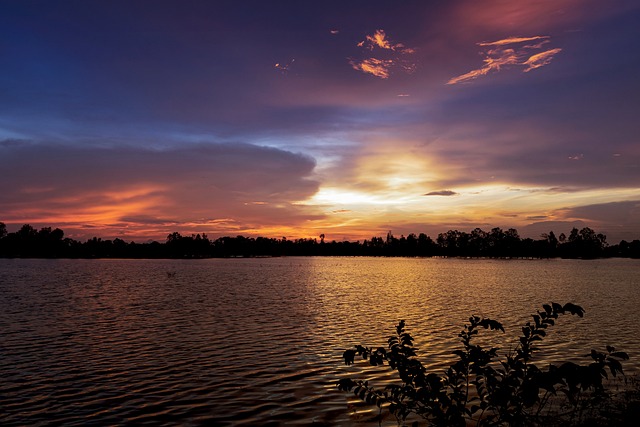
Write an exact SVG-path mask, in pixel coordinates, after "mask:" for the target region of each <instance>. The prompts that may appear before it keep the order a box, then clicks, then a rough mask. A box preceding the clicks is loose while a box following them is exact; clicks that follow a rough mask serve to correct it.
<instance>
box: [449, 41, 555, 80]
mask: <svg viewBox="0 0 640 427" xmlns="http://www.w3.org/2000/svg"><path fill="white" fill-rule="evenodd" d="M537 40H539V41H540V42H539V43H537V44H534V45H528V44H524V43H526V42H530V41H537ZM548 42H549V36H531V37H508V38H505V39H501V40H496V41H492V42H481V43H477V45H478V46H482V47H488V48H489V49H485V51H483V52H482V55H483V56H484V59H483V62H484V65H483V66H482V67H480V68H477V69H475V70H471V71H469V72H468V73H465V74H462V75H460V76H457V77H453V78H451V79H450V80H449V81H448V82H447V84H449V85H453V84H458V83H465V82H469V81H471V80H475V79H477V78H478V77H481V76H485V75H487V74H489V72H498V71H500V70H501V69H502V68H504V67H509V66H514V67H525V68H524V70H523V72H525V73H526V72H529V71H531V70H535V69H537V68H540V67H543V66H545V65H548V64H549V63H550V62H551V60H552V59H553V58H554V57H555V56H556V55H557V54H558V53H560V52H561V51H562V49H560V48H554V49H549V50H546V51H543V52H537V53H533V51H535V50H538V49H541V48H542V46H543V45H544V44H546V43H548Z"/></svg>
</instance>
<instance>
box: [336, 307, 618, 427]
mask: <svg viewBox="0 0 640 427" xmlns="http://www.w3.org/2000/svg"><path fill="white" fill-rule="evenodd" d="M564 314H571V315H577V316H579V317H582V316H583V314H584V310H583V309H582V307H580V306H578V305H575V304H572V303H567V304H565V305H560V304H557V303H551V304H544V305H543V306H542V310H538V311H537V312H536V313H535V314H533V315H532V316H531V317H532V319H533V320H532V321H529V322H527V323H526V324H525V325H524V326H523V327H522V336H520V338H519V341H518V346H517V347H516V348H515V349H514V350H513V351H511V352H509V353H508V354H506V355H504V356H502V357H499V354H498V350H499V349H498V348H496V347H490V348H484V347H482V346H480V345H477V344H475V343H474V342H473V339H474V337H475V336H476V335H477V334H478V333H479V331H480V330H482V329H487V330H492V331H501V332H503V333H504V332H505V330H504V328H503V326H502V324H501V323H500V322H498V321H496V320H492V319H489V318H481V317H478V316H472V317H470V318H469V322H468V323H467V324H466V325H464V328H463V329H462V331H461V332H460V333H459V335H458V336H459V338H460V342H461V343H462V348H461V349H458V350H455V351H454V352H453V354H455V355H456V356H457V360H456V361H455V362H454V363H453V364H451V366H449V368H448V369H446V371H445V372H444V373H443V374H441V375H439V374H436V373H433V372H428V371H427V369H426V368H425V367H424V366H423V365H422V363H421V362H420V361H419V360H418V358H417V357H416V350H417V349H416V348H415V347H414V344H413V342H414V339H413V337H412V336H411V335H410V334H409V333H408V332H407V331H406V329H405V322H404V321H403V320H402V321H400V322H399V323H398V325H397V326H396V331H395V334H394V335H393V336H391V337H389V339H388V341H387V342H388V346H387V348H384V347H378V348H372V347H366V346H362V345H356V346H355V347H354V348H353V349H348V350H346V351H345V352H344V354H343V358H344V361H345V364H347V365H352V364H354V363H355V360H356V356H360V357H361V358H362V359H364V360H367V361H368V363H369V364H370V365H373V366H381V365H384V364H385V363H386V364H388V365H389V367H390V368H391V369H392V370H394V371H397V374H398V377H399V378H400V384H392V385H387V386H386V387H384V388H382V389H379V388H376V387H374V386H373V385H372V384H370V383H369V382H368V381H364V380H354V379H352V378H343V379H340V380H339V381H338V383H337V386H338V388H339V389H340V390H342V391H352V392H353V393H354V394H355V395H356V396H358V397H359V398H360V399H361V400H363V401H364V402H366V403H368V404H372V405H377V406H378V407H380V408H381V409H382V408H383V407H385V408H386V409H388V411H389V412H390V413H391V414H393V415H394V416H395V417H396V418H397V420H398V423H403V424H404V423H405V422H406V420H407V417H408V416H409V415H410V414H413V415H414V416H418V417H421V418H423V419H425V420H427V421H428V422H429V423H430V424H431V425H434V426H465V425H469V424H470V423H471V424H473V425H478V426H480V425H482V426H498V425H509V426H526V425H532V426H533V425H548V424H549V415H548V414H545V415H543V412H542V410H543V409H544V408H545V407H547V406H549V405H550V403H551V401H552V399H555V400H557V399H558V397H559V396H560V395H563V396H565V397H566V399H567V401H568V402H569V404H570V406H571V410H570V411H569V412H566V413H563V414H562V417H564V418H563V420H564V421H568V422H571V421H575V418H576V417H579V414H580V413H581V410H582V409H584V407H586V406H588V405H590V404H592V403H593V402H595V401H597V400H598V399H602V398H603V397H604V396H605V388H604V385H603V378H608V372H610V373H611V375H612V376H613V377H616V376H617V374H623V371H622V364H621V362H620V361H621V360H627V359H628V358H629V356H628V355H627V354H626V353H625V352H621V351H616V349H615V348H614V347H611V346H607V348H606V351H605V352H599V351H596V350H591V353H590V354H589V355H588V356H589V357H590V358H591V363H589V364H587V365H578V364H576V363H573V362H565V363H563V364H561V365H560V366H555V365H550V366H549V367H548V368H547V369H546V370H544V369H541V368H539V367H538V366H537V365H536V364H534V363H533V362H532V359H533V356H534V352H535V351H536V350H537V347H536V344H537V343H538V342H539V341H542V340H543V339H544V337H545V336H546V334H547V330H548V328H550V327H552V326H554V325H555V323H556V321H557V320H558V318H559V317H560V316H561V315H564ZM559 415H560V414H558V413H556V414H554V417H556V421H557V417H558V416H559ZM564 421H563V422H564Z"/></svg>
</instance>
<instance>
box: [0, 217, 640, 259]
mask: <svg viewBox="0 0 640 427" xmlns="http://www.w3.org/2000/svg"><path fill="white" fill-rule="evenodd" d="M319 237H320V240H319V241H318V240H317V239H295V240H290V239H287V238H286V237H282V238H281V239H276V238H268V237H244V236H236V237H220V238H218V239H215V240H211V239H209V237H208V236H207V235H206V234H204V233H203V234H192V235H190V236H183V235H181V234H180V233H178V232H173V233H170V234H169V235H168V236H167V238H166V241H165V243H159V242H155V241H154V242H150V243H135V242H128V243H127V242H125V241H124V240H122V239H118V238H116V239H114V240H103V239H101V238H99V237H93V238H91V239H88V240H87V241H85V242H80V241H77V240H73V239H71V238H68V237H65V235H64V232H63V231H62V230H60V229H59V228H56V229H53V230H52V229H51V228H50V227H44V228H41V229H40V230H36V229H35V228H33V227H32V226H31V225H29V224H25V225H23V226H22V228H20V229H19V230H18V231H16V232H14V233H9V232H7V228H6V225H5V224H4V223H1V222H0V257H18V258H20V257H22V258H211V257H216V258H222V257H265V256H391V257H393V256H401V257H433V256H444V257H486V258H553V257H558V256H561V257H564V258H585V259H587V258H589V259H591V258H600V257H614V256H615V257H630V258H640V240H634V241H632V242H626V241H622V242H620V244H619V245H613V246H609V245H608V244H607V242H606V236H604V235H603V234H598V233H596V232H595V231H593V230H592V229H590V228H588V227H585V228H583V229H582V230H578V229H575V228H574V229H573V230H572V231H571V233H570V235H569V237H568V238H567V237H566V236H564V235H560V237H559V238H556V236H555V234H554V233H553V231H551V232H549V233H548V234H543V235H542V236H541V239H539V240H533V239H529V238H521V237H520V236H519V235H518V231H517V230H515V229H513V228H510V229H508V230H506V231H504V230H502V229H500V228H493V229H491V230H490V231H488V232H486V231H483V230H482V229H480V228H476V229H474V230H472V231H471V232H470V233H466V232H463V231H458V230H449V231H447V232H446V233H440V234H439V235H438V237H437V238H436V240H435V241H434V240H433V239H431V237H429V236H427V235H426V234H424V233H420V234H419V235H416V234H414V233H411V234H409V235H408V236H406V237H405V236H400V237H399V238H397V237H395V236H394V235H393V234H392V233H391V232H389V233H387V235H386V238H384V239H383V238H382V237H372V238H371V239H370V240H364V241H362V242H360V241H356V242H349V241H342V242H336V241H335V240H334V241H330V242H329V241H327V240H326V237H325V235H324V234H321V235H320V236H319Z"/></svg>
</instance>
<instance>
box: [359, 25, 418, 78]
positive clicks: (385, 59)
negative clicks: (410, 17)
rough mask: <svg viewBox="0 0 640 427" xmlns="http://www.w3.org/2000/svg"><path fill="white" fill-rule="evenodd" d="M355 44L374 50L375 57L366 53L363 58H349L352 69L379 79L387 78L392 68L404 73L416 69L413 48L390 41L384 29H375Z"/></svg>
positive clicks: (367, 49)
mask: <svg viewBox="0 0 640 427" xmlns="http://www.w3.org/2000/svg"><path fill="white" fill-rule="evenodd" d="M356 46H358V47H361V48H363V49H365V50H366V51H368V52H375V54H376V57H373V56H371V55H370V54H368V55H366V56H367V57H365V58H359V59H353V58H349V64H351V67H352V68H353V69H354V70H357V71H362V72H363V73H365V74H371V75H373V76H376V77H379V78H381V79H388V78H389V76H390V75H391V72H392V70H393V69H398V70H401V71H404V72H405V73H413V72H414V71H415V70H416V63H415V62H414V61H413V59H412V56H413V54H414V53H415V49H413V48H408V47H406V46H405V45H404V44H402V43H393V42H391V40H390V39H389V38H388V37H387V34H386V33H385V32H384V30H376V32H375V33H373V34H372V35H367V36H366V37H365V39H364V40H362V41H361V42H359V43H358V44H357V45H356ZM381 58H382V59H381Z"/></svg>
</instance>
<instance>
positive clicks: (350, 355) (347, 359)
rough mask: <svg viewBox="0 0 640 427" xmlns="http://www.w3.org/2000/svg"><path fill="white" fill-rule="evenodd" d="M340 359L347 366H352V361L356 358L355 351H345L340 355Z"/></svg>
mask: <svg viewBox="0 0 640 427" xmlns="http://www.w3.org/2000/svg"><path fill="white" fill-rule="evenodd" d="M342 357H343V358H344V364H345V365H347V366H349V365H352V364H353V360H354V359H355V357H356V351H355V350H345V351H344V353H342Z"/></svg>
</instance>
